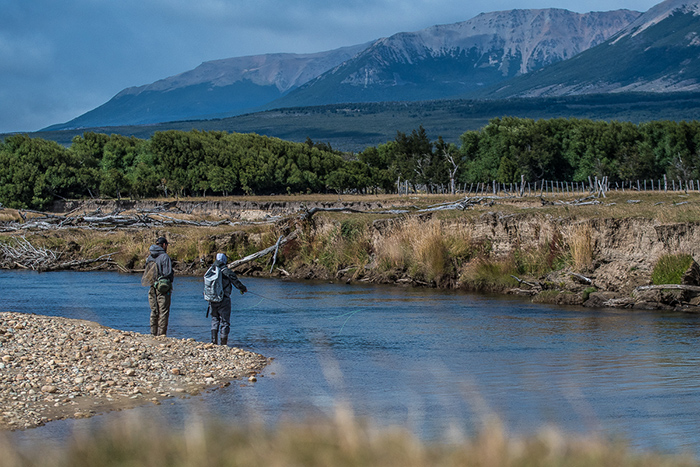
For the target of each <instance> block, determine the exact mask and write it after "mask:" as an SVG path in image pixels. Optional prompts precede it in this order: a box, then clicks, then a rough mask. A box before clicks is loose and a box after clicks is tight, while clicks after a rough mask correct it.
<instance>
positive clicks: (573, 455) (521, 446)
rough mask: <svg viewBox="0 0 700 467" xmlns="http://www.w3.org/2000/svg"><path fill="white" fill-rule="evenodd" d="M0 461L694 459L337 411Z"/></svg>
mask: <svg viewBox="0 0 700 467" xmlns="http://www.w3.org/2000/svg"><path fill="white" fill-rule="evenodd" d="M0 446H2V452H3V456H2V457H0V467H18V466H27V467H28V466H35V465H36V466H42V467H63V466H70V467H82V466H85V467H87V466H96V465H99V466H105V467H107V466H123V465H129V466H133V467H138V466H148V467H161V466H163V467H165V466H168V467H179V466H183V467H184V466H187V467H195V466H197V467H198V466H204V465H211V466H309V467H313V466H347V467H353V466H358V467H359V466H362V467H364V466H370V465H377V466H379V465H381V466H397V467H399V466H400V467H414V466H415V467H423V466H465V467H470V466H474V467H477V466H478V467H502V466H511V467H521V466H522V467H526V466H573V465H575V466H578V467H588V466H591V467H593V466H595V467H608V466H609V467H627V466H635V467H663V466H665V467H681V466H696V465H698V464H697V463H696V462H695V461H694V460H693V459H692V458H690V457H681V456H662V455H658V454H653V453H650V454H639V453H634V452H632V451H631V450H629V449H628V448H626V447H625V445H623V444H620V443H615V442H611V441H609V440H604V439H600V438H597V437H593V436H590V437H581V436H579V437H576V438H573V437H567V436H565V435H563V434H562V433H561V432H558V431H555V430H551V429H550V430H544V431H541V432H540V433H538V434H534V435H532V436H528V437H526V438H516V437H509V436H508V434H507V433H506V432H505V430H504V429H503V428H502V426H501V425H500V424H498V423H488V424H486V425H485V426H484V428H483V429H482V430H481V431H480V432H479V433H478V434H477V435H476V436H474V437H453V439H451V440H450V442H444V443H424V442H422V441H420V440H418V439H416V438H415V437H414V436H413V435H411V434H410V433H408V432H407V431H405V430H403V429H398V428H396V429H382V430H378V429H376V428H374V427H372V426H370V425H369V424H367V423H362V422H360V421H358V420H357V419H355V418H354V417H353V416H352V414H350V413H349V412H347V411H338V414H337V415H336V417H335V419H333V420H310V421H307V422H297V423H286V424H285V423H283V424H280V426H279V427H277V428H276V429H274V430H266V429H264V428H262V427H260V426H231V425H221V424H216V423H214V424H208V425H205V424H204V423H203V421H202V419H195V420H192V421H191V422H189V423H188V424H187V426H186V427H185V428H184V430H182V431H181V432H174V431H171V430H170V429H168V428H167V426H163V425H161V424H156V423H154V422H153V421H148V420H142V419H131V420H130V419H128V418H126V419H124V421H122V422H119V423H117V424H113V425H112V426H110V427H109V428H105V429H102V430H99V431H97V432H95V433H91V434H90V435H85V436H82V437H78V438H76V439H75V440H73V441H72V442H70V443H69V444H68V445H67V446H64V447H62V448H53V449H50V448H46V449H41V448H40V447H39V446H33V447H32V449H31V450H30V449H19V448H17V447H16V446H13V445H12V444H11V443H10V442H8V441H7V439H4V438H2V437H0Z"/></svg>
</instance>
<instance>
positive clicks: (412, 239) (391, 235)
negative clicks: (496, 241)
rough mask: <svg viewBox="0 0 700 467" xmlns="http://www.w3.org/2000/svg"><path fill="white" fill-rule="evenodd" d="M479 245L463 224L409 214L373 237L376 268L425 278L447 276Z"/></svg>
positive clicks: (437, 278) (442, 277) (475, 250)
mask: <svg viewBox="0 0 700 467" xmlns="http://www.w3.org/2000/svg"><path fill="white" fill-rule="evenodd" d="M479 246H480V245H477V244H476V243H475V242H474V240H473V238H472V234H471V230H470V229H469V228H468V227H467V226H466V225H465V224H463V223H459V222H457V223H455V222H453V223H443V222H442V221H441V220H440V219H438V218H430V219H428V220H423V219H420V218H418V217H411V218H408V219H405V220H403V221H402V222H397V223H396V224H394V225H393V226H392V227H391V228H390V229H389V230H388V231H387V232H385V233H384V234H383V235H377V236H375V238H374V252H375V254H376V261H377V264H378V266H379V269H380V271H390V270H402V271H407V272H408V274H409V275H411V276H412V277H414V278H417V279H420V280H424V281H428V282H440V281H441V280H443V279H445V278H446V277H448V276H451V275H452V274H453V273H454V272H455V270H456V265H458V264H461V263H462V262H464V261H468V260H469V259H471V258H472V257H473V256H474V255H475V254H476V253H477V250H478V248H479Z"/></svg>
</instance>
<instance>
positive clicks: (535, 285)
mask: <svg viewBox="0 0 700 467" xmlns="http://www.w3.org/2000/svg"><path fill="white" fill-rule="evenodd" d="M510 277H512V278H513V279H515V280H516V281H518V285H522V284H525V285H527V286H529V287H530V288H532V289H541V288H542V285H541V284H539V283H536V282H528V281H526V280H523V279H521V278H519V277H516V276H514V275H512V274H511V276H510Z"/></svg>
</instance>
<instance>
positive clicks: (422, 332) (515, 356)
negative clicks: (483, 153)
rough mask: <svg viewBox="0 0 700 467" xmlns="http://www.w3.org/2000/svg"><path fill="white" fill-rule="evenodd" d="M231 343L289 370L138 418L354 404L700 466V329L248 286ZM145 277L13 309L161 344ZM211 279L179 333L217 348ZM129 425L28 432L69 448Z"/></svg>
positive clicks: (192, 280)
mask: <svg viewBox="0 0 700 467" xmlns="http://www.w3.org/2000/svg"><path fill="white" fill-rule="evenodd" d="M241 279H242V281H243V282H244V283H245V284H246V285H247V287H248V289H249V291H250V293H248V294H245V295H244V296H240V295H236V296H235V297H233V303H234V313H233V316H232V331H231V336H230V340H229V343H230V344H233V345H236V346H240V347H243V348H245V349H249V350H253V351H255V352H258V353H261V354H263V355H265V356H267V357H272V358H274V361H273V362H272V364H271V365H270V366H269V367H267V368H266V370H265V371H264V372H263V373H262V376H261V377H260V378H259V379H258V382H256V383H248V382H245V383H236V384H233V385H231V386H229V387H226V388H222V389H218V390H216V391H212V392H207V393H205V394H203V395H201V396H195V397H190V398H187V399H184V400H180V399H177V400H174V401H172V402H168V403H164V404H163V405H160V406H154V405H148V406H144V407H142V408H137V409H133V410H131V411H128V412H129V413H131V414H133V413H136V414H142V415H145V416H148V417H158V418H161V419H163V420H164V421H165V422H166V423H168V424H169V425H170V426H178V425H183V424H185V423H186V420H187V419H188V418H190V417H192V416H193V414H195V413H206V414H209V415H207V416H208V417H213V416H214V415H211V414H217V415H216V416H218V417H220V418H221V419H223V420H225V421H226V422H227V423H234V424H241V423H246V422H249V421H251V420H256V421H260V422H263V423H267V424H270V425H274V424H275V423H277V422H279V421H280V420H285V419H288V418H295V417H306V416H309V415H318V414H325V415H331V414H333V412H334V410H335V409H336V408H337V407H338V406H339V405H340V404H346V405H348V406H350V407H351V408H352V410H353V411H354V413H355V414H356V415H357V416H359V417H362V418H367V419H370V420H371V421H372V422H373V423H374V424H375V425H378V426H391V425H399V426H402V427H406V428H408V429H410V430H412V431H413V432H414V433H415V434H416V435H418V436H419V437H421V438H422V439H425V440H444V439H449V437H450V436H451V435H454V434H455V433H458V434H459V433H465V434H471V433H473V432H474V430H476V429H478V428H479V427H480V426H481V423H482V422H484V421H485V420H488V419H489V418H490V417H497V418H498V419H500V421H501V422H502V423H503V425H504V426H505V428H506V429H507V431H508V432H509V433H511V434H515V435H527V434H533V433H535V432H537V431H538V430H540V429H542V428H544V427H547V426H554V427H557V428H560V429H562V430H563V431H565V432H566V433H572V434H578V433H581V434H590V433H599V434H602V435H604V436H612V437H617V438H620V439H623V440H625V441H627V443H628V444H629V445H630V446H632V447H633V448H635V449H639V450H641V451H644V450H651V449H653V450H658V451H662V452H674V453H678V452H690V453H692V454H694V455H696V456H700V353H699V352H698V349H699V348H700V316H697V315H694V314H681V313H668V312H667V313H660V312H651V311H631V310H624V311H622V310H613V309H603V310H591V309H585V308H579V307H555V306H547V305H537V304H532V303H530V302H529V301H528V300H524V299H521V298H509V297H501V296H499V297H494V296H482V295H475V294H466V293H461V292H457V291H445V290H434V289H420V288H400V287H389V286H376V285H347V284H334V283H323V282H287V281H280V280H271V279H257V278H241ZM146 292H147V290H146V289H145V288H144V287H141V285H140V277H138V276H136V275H126V274H118V273H108V272H89V273H88V272H80V273H78V272H53V273H44V274H38V273H35V272H30V271H0V310H1V311H15V312H26V313H37V314H42V315H54V316H64V317H69V318H80V319H87V320H91V321H96V322H98V323H101V324H103V325H106V326H110V327H114V328H117V329H123V330H129V331H136V332H142V333H147V332H148V314H149V311H148V303H147V299H146ZM205 312H206V302H205V301H204V300H203V299H202V281H201V278H199V277H177V278H176V281H175V290H174V292H173V305H172V308H171V319H170V327H169V332H168V335H170V336H172V337H194V338H195V339H197V340H200V341H208V339H209V320H208V319H207V318H205ZM125 413H126V412H123V413H122V412H113V413H108V414H104V415H99V416H97V417H93V418H91V419H85V420H64V421H57V422H51V423H49V424H47V425H46V426H43V427H39V428H36V429H31V430H27V431H24V432H14V433H13V434H12V436H13V437H14V438H15V440H16V441H17V442H18V443H25V442H29V443H35V442H37V441H39V440H41V441H42V442H51V441H52V440H53V441H54V442H57V443H60V442H61V440H62V439H65V437H66V436H67V434H68V433H75V432H77V431H80V430H90V429H93V428H94V426H95V424H100V423H109V422H110V421H111V420H114V419H116V418H118V417H123V416H125Z"/></svg>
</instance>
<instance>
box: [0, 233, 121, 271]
mask: <svg viewBox="0 0 700 467" xmlns="http://www.w3.org/2000/svg"><path fill="white" fill-rule="evenodd" d="M13 240H14V242H13V243H14V245H13V244H7V243H0V253H1V254H2V262H4V263H8V264H9V265H14V266H17V267H19V268H22V269H32V270H34V271H59V270H64V269H72V268H78V267H84V266H87V265H88V264H94V263H97V262H104V263H106V262H110V261H111V260H112V254H113V253H109V254H106V255H102V256H100V257H98V258H95V259H86V260H71V261H64V262H59V259H60V257H61V253H58V252H56V251H54V250H51V249H48V248H40V247H35V246H34V245H32V244H31V243H29V241H28V240H27V239H26V238H24V237H22V238H14V239H13Z"/></svg>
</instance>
